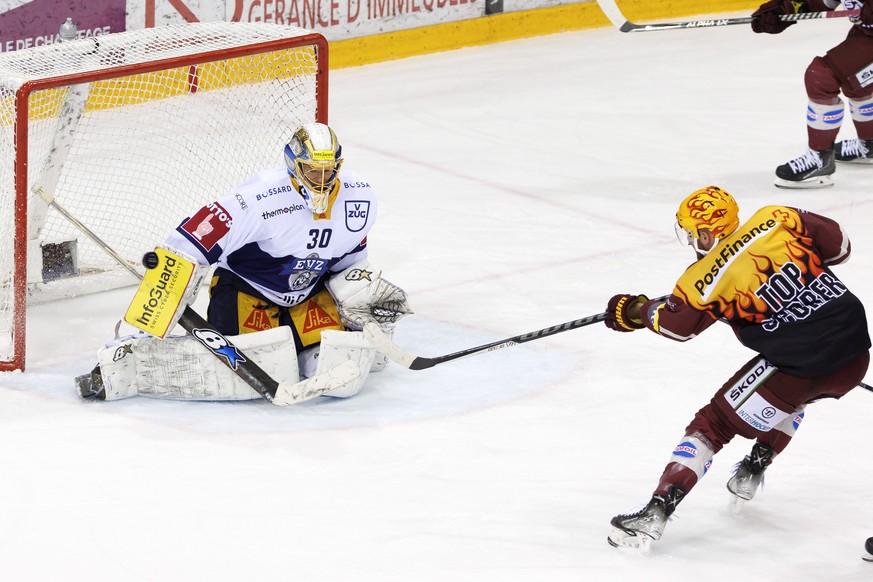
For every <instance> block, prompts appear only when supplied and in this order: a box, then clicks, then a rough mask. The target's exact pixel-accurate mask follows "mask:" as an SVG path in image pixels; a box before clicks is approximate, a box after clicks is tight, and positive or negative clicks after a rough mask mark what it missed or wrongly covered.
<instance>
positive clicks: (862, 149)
mask: <svg viewBox="0 0 873 582" xmlns="http://www.w3.org/2000/svg"><path fill="white" fill-rule="evenodd" d="M834 148H835V149H836V152H835V154H834V157H835V158H836V159H837V161H838V162H850V163H853V164H873V139H867V140H863V139H844V140H843V141H840V142H837V143H836V144H835V145H834Z"/></svg>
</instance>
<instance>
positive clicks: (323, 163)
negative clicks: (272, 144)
mask: <svg viewBox="0 0 873 582" xmlns="http://www.w3.org/2000/svg"><path fill="white" fill-rule="evenodd" d="M285 164H286V165H287V166H288V173H289V174H291V176H292V177H293V178H294V179H296V180H297V182H299V183H300V184H302V185H303V186H304V188H302V189H301V191H300V195H301V196H303V199H304V200H305V201H306V205H307V207H309V210H310V211H312V212H313V214H321V213H323V212H325V211H327V205H328V202H329V196H330V194H331V192H332V191H333V189H334V185H335V184H336V179H337V176H338V175H339V171H340V167H341V166H342V165H343V148H342V146H340V143H339V140H338V139H337V137H336V134H335V133H334V132H333V130H332V129H331V128H330V127H328V126H327V125H324V124H323V123H306V124H304V125H301V126H300V127H299V128H297V131H295V132H294V135H293V136H292V137H291V141H289V142H288V143H287V144H286V145H285Z"/></svg>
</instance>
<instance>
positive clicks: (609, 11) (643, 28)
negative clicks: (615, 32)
mask: <svg viewBox="0 0 873 582" xmlns="http://www.w3.org/2000/svg"><path fill="white" fill-rule="evenodd" d="M597 4H598V5H599V6H600V9H601V10H602V11H603V13H604V14H605V15H606V17H607V18H608V19H609V21H610V22H612V24H613V26H615V27H616V28H617V29H619V30H620V31H621V32H650V31H657V30H676V29H679V28H710V27H714V26H729V25H732V24H751V23H752V17H751V16H743V17H739V18H706V19H702V20H687V21H684V22H662V23H654V24H634V23H633V22H631V21H630V20H628V19H627V18H625V16H624V14H622V12H621V10H620V9H619V7H618V5H617V4H616V3H615V0H597ZM860 13H861V11H860V10H831V11H829V12H803V13H801V14H782V15H780V16H779V20H781V21H782V22H799V21H801V20H818V19H821V18H846V17H848V16H858V15H859V14H860Z"/></svg>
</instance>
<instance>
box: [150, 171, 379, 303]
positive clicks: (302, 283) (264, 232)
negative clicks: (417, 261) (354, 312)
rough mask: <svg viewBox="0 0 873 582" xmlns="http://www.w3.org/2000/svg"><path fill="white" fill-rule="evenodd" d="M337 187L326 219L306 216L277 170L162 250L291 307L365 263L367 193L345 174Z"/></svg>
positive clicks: (185, 226)
mask: <svg viewBox="0 0 873 582" xmlns="http://www.w3.org/2000/svg"><path fill="white" fill-rule="evenodd" d="M337 183H338V188H336V189H335V190H334V192H333V193H332V194H331V195H330V204H329V206H328V210H327V212H325V213H324V214H319V215H314V214H312V212H310V211H309V209H308V208H307V207H306V205H305V203H304V201H303V199H302V198H301V196H300V194H299V193H298V192H297V190H296V189H295V185H294V184H293V183H292V181H291V179H290V177H289V175H288V171H287V170H286V169H285V168H276V169H272V170H266V171H264V172H261V173H259V174H256V175H255V176H253V177H252V178H251V179H249V180H248V181H247V182H245V183H244V184H242V185H240V186H238V187H237V188H236V189H234V190H233V191H231V192H230V193H229V194H227V195H226V196H224V197H222V198H221V199H219V200H217V201H215V202H212V203H210V204H207V205H206V206H204V207H202V208H200V209H199V210H198V211H197V212H195V213H194V214H193V215H192V216H190V217H188V218H186V219H185V220H184V221H182V223H181V224H180V225H179V226H178V227H177V228H176V230H175V231H174V232H173V233H172V234H171V235H170V236H169V237H168V238H167V240H166V244H167V245H168V246H170V247H172V248H174V249H178V250H180V251H182V252H185V253H187V254H189V255H192V256H194V257H196V258H197V260H198V261H199V262H201V263H202V264H204V265H205V264H216V263H217V264H218V265H220V266H221V267H224V268H225V269H228V270H230V271H232V272H233V273H235V274H236V275H238V276H240V277H241V278H242V279H244V280H245V281H246V282H248V283H249V284H250V285H251V286H252V287H253V288H254V289H256V290H257V291H258V292H260V293H261V294H262V295H263V296H264V298H265V299H268V300H269V301H271V302H273V303H274V304H276V305H282V306H291V305H296V304H298V303H300V302H302V301H304V300H305V299H306V298H307V297H309V296H310V295H311V294H312V292H313V291H315V290H316V289H318V288H320V286H319V285H318V283H319V282H320V281H321V280H322V279H323V278H324V277H325V275H327V274H328V273H331V272H338V271H341V270H343V269H345V268H346V267H348V266H350V265H352V264H354V263H356V262H358V261H360V260H363V259H364V258H366V256H367V233H368V232H369V230H370V228H371V227H372V226H373V223H374V222H375V219H376V200H375V197H374V196H373V191H372V189H371V188H370V185H369V183H367V182H366V180H363V179H362V178H361V177H360V176H358V175H357V174H355V173H354V172H351V171H347V170H345V169H343V170H342V171H341V172H340V174H339V177H338V178H337Z"/></svg>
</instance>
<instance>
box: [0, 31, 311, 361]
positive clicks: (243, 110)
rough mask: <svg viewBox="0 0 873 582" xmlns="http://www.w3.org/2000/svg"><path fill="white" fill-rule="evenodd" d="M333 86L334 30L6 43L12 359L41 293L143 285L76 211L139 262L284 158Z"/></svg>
mask: <svg viewBox="0 0 873 582" xmlns="http://www.w3.org/2000/svg"><path fill="white" fill-rule="evenodd" d="M327 98H328V44H327V41H326V39H325V38H324V37H323V36H322V35H320V34H317V33H312V32H310V31H307V30H303V29H299V28H294V27H288V26H281V25H275V24H266V23H229V22H213V23H194V24H185V25H178V26H167V27H159V28H152V29H146V30H137V31H128V32H122V33H116V34H110V35H104V36H99V37H90V38H84V39H79V40H74V41H71V42H64V43H60V44H55V45H49V46H43V47H38V48H34V49H28V50H25V51H17V52H12V53H6V54H3V55H0V371H6V370H16V369H17V370H23V369H24V365H25V349H26V348H25V346H26V342H25V338H26V314H27V303H28V302H40V301H45V300H53V299H58V298H61V297H68V296H73V295H79V294H83V293H90V292H96V291H101V290H107V289H111V288H115V287H119V286H122V285H130V284H134V283H136V280H135V279H134V278H133V277H131V275H130V273H129V272H127V271H126V270H125V269H124V268H122V267H120V266H119V265H118V263H117V261H116V259H113V258H112V257H110V256H108V255H107V254H106V252H104V249H103V248H101V247H100V245H98V244H96V243H95V242H94V241H92V240H90V239H89V238H88V237H86V236H82V235H81V233H80V232H79V230H78V229H77V227H76V226H75V225H74V224H73V223H71V221H70V220H68V218H67V216H65V215H69V216H71V217H72V218H73V219H74V220H77V221H79V222H80V223H81V224H82V225H84V226H85V227H86V228H87V229H88V230H90V231H92V232H93V233H94V234H96V235H97V236H98V237H99V238H100V239H101V240H102V241H103V242H105V246H106V247H109V248H111V249H113V250H114V251H115V252H116V256H117V255H120V256H121V257H123V259H124V260H125V261H127V262H129V263H130V264H131V265H136V266H137V268H139V258H140V257H141V256H142V254H143V253H144V252H146V251H148V250H151V249H152V248H153V247H154V245H155V244H157V243H159V242H161V241H162V240H163V239H164V238H165V237H166V236H167V234H169V233H170V232H171V231H172V229H173V228H175V226H176V225H177V224H178V222H179V221H180V220H181V219H183V218H184V217H185V216H187V214H188V213H190V212H191V211H193V210H194V209H196V208H197V207H199V206H201V205H203V204H205V203H207V202H209V201H211V200H214V199H216V198H218V197H220V196H221V195H222V194H224V193H225V192H227V191H228V190H230V189H231V188H232V187H233V186H235V185H237V184H239V183H240V182H242V181H244V180H246V179H247V178H249V177H250V176H251V175H252V174H254V173H256V172H257V171H260V170H263V169H266V168H269V167H274V166H276V165H280V164H281V163H283V162H282V159H283V158H282V147H283V145H284V144H285V143H286V142H287V140H288V139H290V137H291V134H292V133H293V131H294V130H295V129H296V127H297V126H299V125H300V124H301V123H305V122H308V121H321V122H326V121H327V110H328V108H327ZM40 194H41V195H40ZM58 207H60V208H61V209H66V212H58V211H57V210H58ZM95 349H96V347H95Z"/></svg>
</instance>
